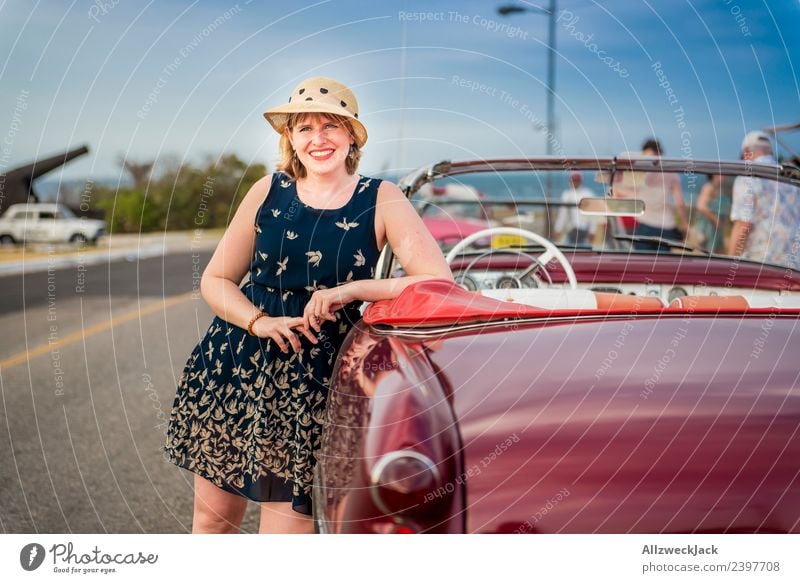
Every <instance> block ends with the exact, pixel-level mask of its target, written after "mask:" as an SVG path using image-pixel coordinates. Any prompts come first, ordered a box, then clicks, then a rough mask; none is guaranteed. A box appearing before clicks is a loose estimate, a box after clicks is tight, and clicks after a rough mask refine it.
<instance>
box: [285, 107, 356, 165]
mask: <svg viewBox="0 0 800 583" xmlns="http://www.w3.org/2000/svg"><path fill="white" fill-rule="evenodd" d="M289 131H290V133H289V139H290V140H291V142H292V146H293V147H294V149H295V151H296V152H297V157H298V158H299V159H300V162H301V163H302V164H303V166H305V167H306V170H307V171H308V172H310V173H314V174H326V173H329V172H332V171H334V170H339V169H341V168H343V167H344V165H345V161H346V160H347V154H348V153H349V152H350V144H352V143H353V138H351V137H350V134H349V133H348V132H347V127H346V126H345V125H344V124H343V123H339V122H337V121H336V120H334V119H332V118H329V117H326V116H325V115H323V114H319V113H316V114H309V115H306V116H304V117H301V118H299V119H298V120H297V122H296V123H295V125H294V127H293V128H291V130H289Z"/></svg>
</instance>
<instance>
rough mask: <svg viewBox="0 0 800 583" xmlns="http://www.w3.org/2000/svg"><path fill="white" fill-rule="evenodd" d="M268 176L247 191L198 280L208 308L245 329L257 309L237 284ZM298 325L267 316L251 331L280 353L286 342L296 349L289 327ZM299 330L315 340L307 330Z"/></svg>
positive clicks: (252, 243)
mask: <svg viewBox="0 0 800 583" xmlns="http://www.w3.org/2000/svg"><path fill="white" fill-rule="evenodd" d="M271 178H272V177H271V176H270V175H268V176H265V177H264V178H262V179H261V180H259V181H258V182H256V183H255V184H254V185H253V186H252V187H251V188H250V190H249V191H248V192H247V194H246V195H245V197H244V200H242V202H241V204H240V205H239V208H238V209H237V210H236V214H234V216H233V219H232V220H231V223H230V225H228V228H227V229H226V230H225V234H224V235H223V236H222V239H221V240H220V242H219V245H217V249H216V250H215V251H214V255H213V256H212V257H211V261H209V262H208V266H206V269H205V271H204V272H203V277H202V279H201V280H200V292H201V294H202V295H203V299H204V300H205V301H206V303H207V304H208V305H209V307H210V308H211V310H212V311H213V312H214V313H215V314H216V315H217V316H219V317H220V318H222V319H223V320H225V321H226V322H230V323H231V324H233V325H235V326H238V327H240V328H244V329H245V330H246V329H247V325H248V324H249V323H250V321H251V320H252V319H253V317H254V316H256V314H258V313H259V312H260V310H259V309H258V308H257V307H256V306H254V305H253V303H252V302H251V301H250V300H249V299H247V296H245V295H244V294H243V293H242V290H241V289H239V285H240V284H241V282H242V279H243V278H244V276H245V274H246V273H247V271H248V269H249V268H250V262H251V260H252V257H253V251H254V247H255V244H256V233H255V220H256V212H258V208H259V206H261V203H262V202H264V197H266V196H267V193H268V192H269V187H270V182H271ZM302 326H303V319H302V318H300V317H297V318H287V317H284V316H279V317H269V315H268V317H261V318H259V319H258V320H256V321H255V322H254V323H253V326H252V331H253V333H254V334H255V335H256V336H258V337H260V338H272V339H273V340H274V341H275V343H276V344H277V345H278V347H279V348H280V349H281V350H282V351H283V352H287V351H288V348H287V342H288V344H291V346H292V348H294V349H295V350H300V341H299V339H298V338H297V335H296V334H295V333H294V332H293V331H292V329H298V328H302ZM300 331H301V332H302V333H303V334H304V335H305V336H306V337H307V338H308V339H309V340H311V342H313V343H316V338H314V337H313V335H312V334H311V333H310V332H309V331H308V329H302V330H300Z"/></svg>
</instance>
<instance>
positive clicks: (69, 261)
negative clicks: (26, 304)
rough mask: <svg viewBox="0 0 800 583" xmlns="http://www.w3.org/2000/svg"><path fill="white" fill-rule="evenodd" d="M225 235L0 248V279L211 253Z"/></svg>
mask: <svg viewBox="0 0 800 583" xmlns="http://www.w3.org/2000/svg"><path fill="white" fill-rule="evenodd" d="M222 233H223V231H222V230H221V229H215V230H200V229H198V230H195V231H170V232H160V233H142V234H138V233H133V234H120V235H110V236H107V237H103V238H102V239H100V242H99V243H98V244H97V245H86V246H85V247H83V248H79V247H76V246H75V245H74V244H68V243H65V244H61V245H49V244H39V243H33V244H30V245H26V246H19V247H8V248H6V247H0V277H2V276H4V275H16V274H20V273H34V272H37V271H47V270H48V269H61V268H64V267H74V266H79V265H96V264H98V263H109V262H112V261H122V260H125V261H137V260H139V259H146V258H148V257H159V256H162V255H166V254H168V253H180V252H187V253H188V252H193V251H197V252H199V251H208V250H211V249H214V248H215V247H216V246H217V243H218V242H219V240H220V238H221V237H222Z"/></svg>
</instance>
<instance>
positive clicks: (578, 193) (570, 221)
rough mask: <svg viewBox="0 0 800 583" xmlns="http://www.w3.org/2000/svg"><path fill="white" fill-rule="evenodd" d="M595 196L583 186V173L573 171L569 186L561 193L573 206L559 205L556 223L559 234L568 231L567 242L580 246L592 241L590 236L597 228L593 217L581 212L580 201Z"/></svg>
mask: <svg viewBox="0 0 800 583" xmlns="http://www.w3.org/2000/svg"><path fill="white" fill-rule="evenodd" d="M593 196H594V193H593V192H592V191H591V190H589V189H588V188H586V187H585V186H583V176H582V175H581V173H580V172H571V173H570V175H569V188H567V189H566V190H564V192H563V193H561V202H563V203H568V204H569V205H571V206H569V207H566V206H562V207H559V209H558V216H557V217H556V224H555V231H556V233H558V234H559V235H560V234H562V233H564V232H565V231H566V237H565V239H564V242H565V244H567V245H572V246H579V245H588V244H589V243H590V237H591V235H592V234H593V233H594V230H595V223H594V221H592V219H591V218H589V217H587V216H584V215H582V214H581V213H580V211H579V210H578V203H579V202H580V200H581V199H582V198H590V197H593ZM567 229H569V230H567Z"/></svg>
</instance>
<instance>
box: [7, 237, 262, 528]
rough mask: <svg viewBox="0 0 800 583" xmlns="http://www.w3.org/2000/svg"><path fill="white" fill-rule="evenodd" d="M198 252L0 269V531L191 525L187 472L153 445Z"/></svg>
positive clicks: (182, 340)
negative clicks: (17, 271) (2, 272)
mask: <svg viewBox="0 0 800 583" xmlns="http://www.w3.org/2000/svg"><path fill="white" fill-rule="evenodd" d="M209 258H210V251H202V252H200V253H199V254H192V253H175V254H169V255H166V256H163V257H156V258H151V259H144V260H141V261H136V262H127V261H120V262H114V263H110V264H105V265H92V266H77V267H72V268H68V269H60V270H57V269H51V270H49V271H45V272H40V273H33V274H28V275H25V276H5V277H0V396H2V400H1V401H0V532H5V533H96V532H99V533H142V532H146V533H173V532H188V531H189V530H190V529H191V513H192V474H190V473H188V472H186V471H184V470H181V469H178V468H177V467H175V466H173V465H172V464H170V463H168V462H166V461H165V460H164V459H163V454H162V452H161V447H162V444H163V441H164V434H165V430H166V421H167V419H168V417H169V412H170V408H171V406H172V401H173V399H174V396H175V386H176V383H177V379H178V378H179V377H180V374H181V371H182V370H183V366H184V363H185V361H186V358H187V357H188V356H189V353H190V352H191V350H192V348H193V346H194V345H195V343H196V342H197V341H198V340H199V338H200V337H201V336H202V335H203V333H204V332H205V329H206V327H207V326H208V323H209V321H210V319H211V317H212V314H211V311H210V310H209V309H208V307H207V306H206V305H205V303H204V302H203V300H202V299H201V298H200V297H199V293H197V292H198V286H199V273H201V272H202V269H203V268H204V267H205V264H206V263H207V261H208V259H209ZM257 519H258V507H257V506H256V505H255V504H251V507H250V509H249V510H248V514H247V516H246V518H245V523H244V528H243V530H244V531H246V532H253V531H255V530H256V529H257Z"/></svg>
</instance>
